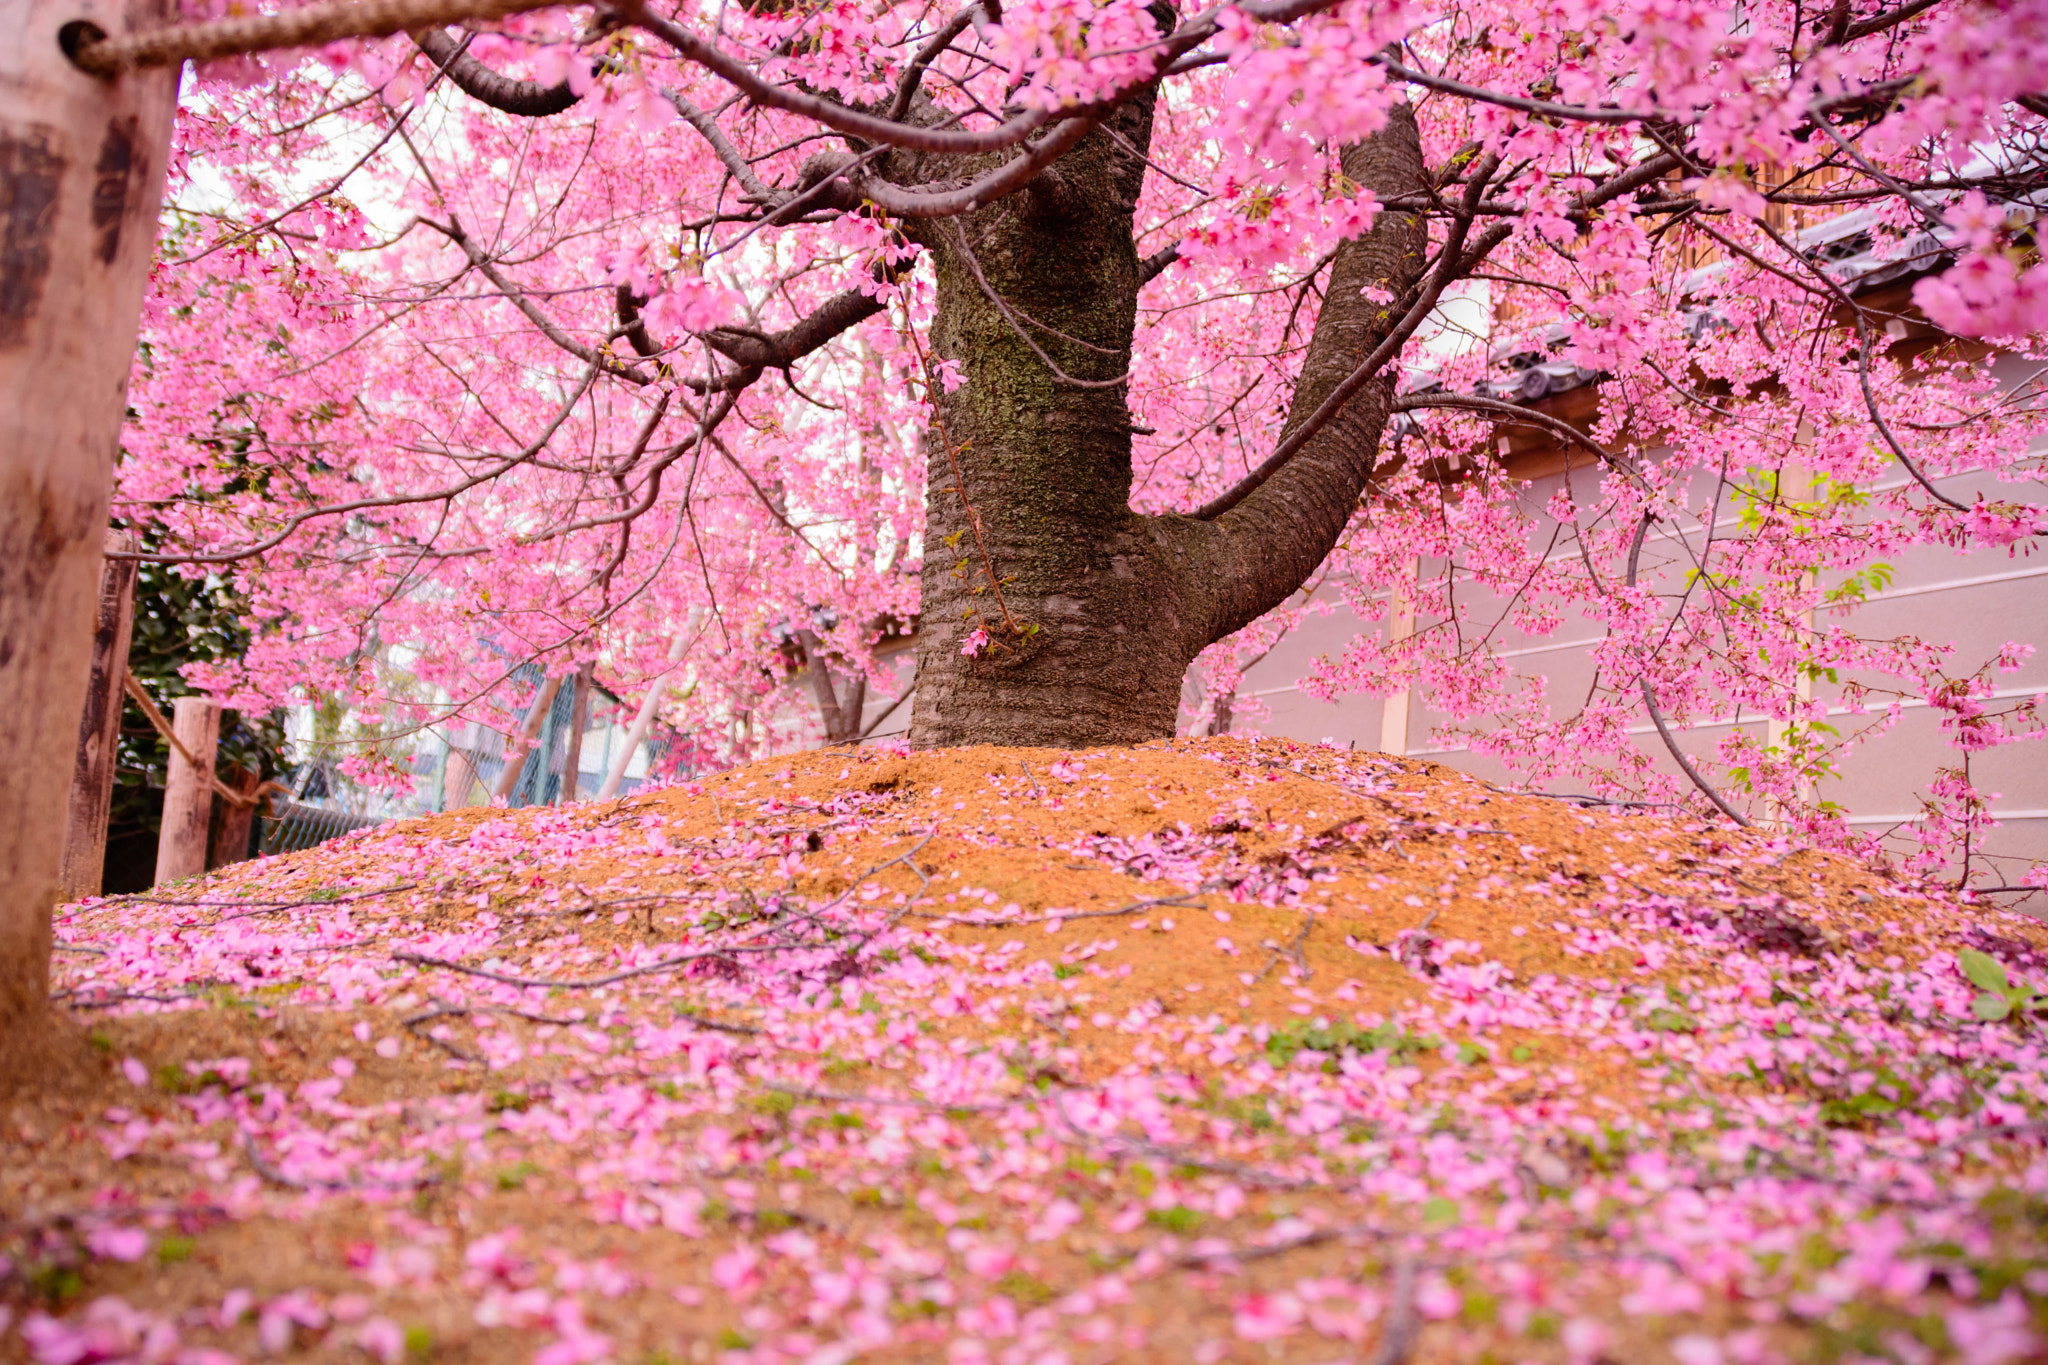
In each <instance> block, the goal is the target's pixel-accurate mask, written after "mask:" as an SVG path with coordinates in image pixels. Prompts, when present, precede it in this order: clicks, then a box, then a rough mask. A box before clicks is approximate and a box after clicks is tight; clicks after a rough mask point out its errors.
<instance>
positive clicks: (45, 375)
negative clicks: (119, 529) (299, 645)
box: [0, 0, 178, 1090]
mask: <svg viewBox="0 0 2048 1365" xmlns="http://www.w3.org/2000/svg"><path fill="white" fill-rule="evenodd" d="M172 13H175V7H174V6H172V5H170V4H168V3H166V0H0V1090H4V1089H6V1088H7V1086H8V1085H9V1083H10V1082H9V1077H10V1076H12V1075H15V1074H16V1073H22V1074H26V1071H27V1069H32V1068H34V1067H35V1066H36V1065H37V1064H36V1063H34V1062H33V1061H30V1060H29V1059H30V1058H31V1057H33V1056H36V1055H41V1054H40V1053H39V1049H40V1046H41V1042H42V1041H46V1040H48V1039H49V1038H52V1037H54V1036H55V1035H53V1034H50V1033H49V1032H48V1030H47V1027H46V1026H45V1025H44V1024H43V1022H42V1020H43V1016H44V1012H45V1011H46V1010H47V1009H48V1005H49V989H50V907H51V905H52V904H53V903H54V902H55V901H56V897H57V888H58V884H59V880H60V876H61V871H62V868H63V863H64V830H65V823H66V821H67V819H68V818H69V808H70V802H69V801H67V800H65V799H64V797H63V795H61V794H60V793H62V792H63V790H64V786H65V784H66V783H67V781H68V780H69V778H70V774H71V769H72V764H73V760H74V759H75V758H76V746H77V742H78V718H79V715H80V713H81V712H82V711H83V709H84V703H85V677H86V669H87V666H88V664H89V662H90V660H91V655H92V620H93V601H94V597H95V595H96V593H97V591H98V588H99V579H100V564H101V559H102V557H103V552H104V550H103V544H102V542H103V540H104V538H105V535H106V527H107V500H108V494H109V491H110V489H111V487H112V475H113V468H114V453H115V450H116V448H117V446H118V443H119V440H120V433H121V419H122V416H123V414H124V413H125V412H126V410H127V398H128V394H127V389H128V374H129V369H130V367H131V366H132V365H133V363H134V359H135V333H136V327H137V323H138V321H139V319H140V317H141V310H142V290H143V285H144V283H145V281H146V280H147V279H148V276H149V265H150V260H151V257H152V255H153V254H154V245H155V238H156V215H157V206H158V203H159V201H160V200H161V198H162V195H163V183H164V163H165V160H166V157H167V154H168V148H169V145H170V132H171V117H172V114H173V112H174V111H175V108H176V100H177V89H178V72H177V71H176V70H175V69H172V68H169V67H160V68H156V69H153V70H148V71H136V72H130V73H127V74H125V75H122V76H120V77H118V78H115V79H112V80H101V79H99V78H96V77H93V76H88V75H86V74H85V73H84V72H82V71H80V70H79V69H78V68H76V67H74V66H73V65H72V64H71V62H70V59H69V58H67V57H66V56H65V55H64V51H63V48H62V45H61V42H60V36H59V34H60V30H63V29H64V28H65V27H66V26H67V25H69V24H72V23H74V22H85V23H90V24H93V25H96V26H97V27H98V28H99V29H101V30H102V31H103V32H105V33H107V34H109V35H112V36H116V37H119V36H122V35H125V34H127V33H129V32H130V31H132V30H135V29H139V28H148V27H152V26H156V25H159V24H161V23H163V22H165V20H166V19H167V18H168V17H169V15H170V14H172ZM72 31H73V32H76V30H72ZM53 787H54V788H55V791H53V790H52V788H53Z"/></svg>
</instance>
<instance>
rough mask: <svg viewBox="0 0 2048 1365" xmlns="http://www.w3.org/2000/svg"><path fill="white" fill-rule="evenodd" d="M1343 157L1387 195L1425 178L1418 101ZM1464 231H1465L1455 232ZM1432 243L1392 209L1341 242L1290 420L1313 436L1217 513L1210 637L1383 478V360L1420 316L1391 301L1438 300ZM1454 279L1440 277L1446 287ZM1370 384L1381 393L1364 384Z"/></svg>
mask: <svg viewBox="0 0 2048 1365" xmlns="http://www.w3.org/2000/svg"><path fill="white" fill-rule="evenodd" d="M1342 164H1343V169H1344V174H1345V175H1347V176H1349V177H1350V178H1351V179H1352V180H1354V181H1356V182H1358V183H1359V184H1362V185H1364V186H1366V187H1367V188H1368V189H1370V190H1371V191H1372V192H1373V193H1374V194H1376V195H1379V196H1382V197H1384V198H1392V197H1394V196H1395V195H1398V194H1406V193H1408V192H1410V191H1411V190H1414V189H1415V188H1417V187H1418V186H1420V185H1422V184H1424V183H1425V176H1426V174H1427V172H1426V170H1425V169H1424V167H1423V164H1422V141H1421V134H1420V131H1419V129H1418V128H1417V125H1416V122H1415V115H1414V112H1413V110H1412V109H1410V108H1409V107H1408V106H1405V105H1404V106H1401V107H1399V108H1397V109H1395V110H1394V111H1393V113H1392V116H1391V117H1390V118H1389V120H1388V123H1387V126H1386V127H1385V128H1384V129H1382V130H1381V131H1380V132H1378V133H1376V134H1374V135H1373V136H1372V137H1370V138H1368V139H1366V140H1365V141H1364V142H1360V143H1354V144H1352V145H1351V146H1349V147H1347V148H1345V149H1344V152H1343V157H1342ZM1453 235H1454V237H1458V238H1459V239H1460V240H1462V234H1459V233H1457V232H1456V230H1455V229H1454V233H1453ZM1427 246H1428V234H1427V229H1426V227H1425V226H1424V222H1423V220H1422V218H1421V216H1420V215H1417V214H1407V213H1382V214H1381V215H1380V216H1379V218H1378V219H1377V220H1376V221H1375V222H1374V223H1373V226H1372V228H1371V230H1369V231H1368V232H1366V233H1365V234H1364V235H1362V236H1359V237H1354V238H1351V239H1350V240H1348V241H1346V242H1345V243H1344V244H1343V245H1341V246H1340V247H1338V249H1337V254H1336V258H1335V260H1334V261H1333V262H1332V265H1331V270H1330V287H1329V290H1328V291H1327V293H1326V294H1325V296H1324V298H1325V301H1324V304H1323V310H1322V312H1321V314H1320V315H1319V316H1318V317H1317V319H1316V327H1315V332H1314V333H1313V335H1312V336H1311V337H1310V339H1309V349H1308V355H1307V356H1306V357H1305V358H1304V360H1303V362H1302V371H1301V378H1300V379H1299V380H1298V381H1297V383H1296V385H1295V392H1294V401H1293V404H1292V410H1291V411H1290V413H1289V415H1288V424H1289V426H1290V427H1291V428H1293V430H1294V431H1295V432H1296V433H1304V432H1306V433H1307V434H1305V435H1303V436H1302V437H1301V439H1300V440H1298V441H1296V442H1294V443H1293V445H1292V448H1291V449H1290V448H1288V446H1287V443H1285V442H1283V449H1285V450H1286V452H1287V458H1285V459H1283V460H1281V461H1280V462H1279V463H1278V464H1275V465H1274V466H1273V468H1272V469H1271V470H1269V471H1267V473H1266V474H1265V476H1264V477H1262V478H1260V480H1259V481H1258V483H1256V484H1254V485H1253V486H1252V487H1251V488H1249V489H1246V490H1245V492H1244V493H1242V494H1240V495H1239V496H1238V497H1237V498H1236V499H1234V500H1233V504H1232V505H1233V506H1234V505H1235V504H1236V503H1237V502H1243V503H1244V505H1243V506H1241V507H1238V508H1237V510H1235V511H1229V510H1228V509H1219V510H1218V512H1216V513H1212V514H1211V515H1212V516H1217V517H1218V518H1219V519H1218V520H1217V521H1215V522H1214V523H1213V524H1214V526H1215V530H1216V536H1217V539H1216V541H1215V542H1214V543H1213V545H1212V552H1211V554H1210V555H1208V556H1205V558H1206V559H1208V561H1209V562H1208V564H1206V565H1205V566H1204V568H1205V569H1208V570H1210V571H1212V572H1214V571H1215V570H1218V569H1220V570H1221V572H1220V573H1214V577H1215V579H1216V582H1215V583H1214V586H1213V588H1212V589H1211V592H1212V594H1213V595H1212V599H1211V600H1212V609H1211V615H1210V622H1209V632H1208V638H1209V640H1220V639H1222V638H1223V637H1224V636H1226V635H1229V634H1230V633H1231V632H1233V631H1236V630H1238V629H1241V628H1242V627H1243V626H1244V625H1246V624H1247V623H1248V622H1250V621H1253V620H1256V619H1257V618H1258V617H1259V616H1260V615H1261V614H1263V613H1264V612H1266V611H1268V610H1270V609H1271V608H1273V607H1274V606H1276V605H1278V604H1279V603H1280V602H1282V601H1285V600H1286V598H1287V597H1288V596H1289V595H1290V594H1291V593H1293V592H1294V591H1295V589H1296V588H1298V587H1299V586H1300V585H1301V584H1302V583H1304V582H1306V581H1307V579H1308V577H1309V575H1310V574H1312V573H1313V572H1314V571H1315V569H1316V566H1317V565H1319V564H1321V563H1322V561H1323V559H1324V558H1325V557H1326V556H1327V555H1328V554H1329V552H1330V549H1331V547H1332V546H1334V545H1335V544H1336V542H1337V538H1338V537H1339V536H1340V535H1342V534H1343V531H1344V527H1345V526H1346V525H1347V524H1348V523H1349V522H1350V520H1351V514H1352V511H1353V510H1354V509H1355V508H1356V507H1357V505H1358V495H1359V493H1360V491H1361V490H1363V489H1364V488H1365V487H1366V485H1367V482H1368V481H1369V480H1370V479H1371V477H1372V472H1373V467H1374V464H1375V462H1376V460H1377V457H1378V453H1379V443H1380V433H1381V430H1382V428H1383V427H1384V426H1385V424H1386V420H1387V412H1388V402H1389V400H1390V399H1391V398H1392V392H1391V389H1392V383H1393V380H1392V372H1391V369H1390V368H1389V367H1388V366H1387V365H1386V364H1385V361H1384V360H1381V361H1379V362H1377V363H1375V362H1373V360H1372V359H1371V358H1372V357H1374V356H1377V355H1380V354H1381V353H1382V352H1387V351H1388V350H1389V347H1390V346H1391V348H1392V349H1393V350H1398V349H1399V346H1400V343H1401V339H1402V336H1403V335H1404V334H1403V333H1402V332H1401V326H1402V323H1403V322H1406V321H1408V319H1405V318H1401V317H1399V316H1398V315H1397V314H1396V313H1395V312H1394V310H1393V306H1392V304H1391V302H1389V301H1387V300H1388V297H1389V296H1392V298H1393V299H1399V298H1402V297H1403V296H1408V297H1415V298H1416V306H1417V307H1421V308H1422V309H1423V310H1424V312H1425V313H1426V312H1427V308H1428V306H1429V305H1428V304H1426V303H1424V301H1423V299H1422V298H1420V297H1416V296H1417V293H1418V288H1419V286H1420V283H1421V279H1422V274H1423V261H1424V252H1425V251H1426V249H1427ZM1455 255H1456V245H1455V243H1454V244H1451V245H1449V246H1448V247H1447V250H1446V253H1445V255H1444V257H1443V258H1442V260H1441V262H1440V265H1441V266H1442V267H1448V266H1449V264H1450V260H1451V258H1452V257H1455ZM1446 282H1447V281H1445V280H1437V281H1435V282H1434V283H1435V285H1436V288H1437V289H1438V290H1439V291H1440V290H1441V288H1442V285H1443V284H1444V283H1446ZM1368 290H1371V291H1372V292H1373V295H1374V296H1375V297H1368V296H1367V292H1366V291H1368ZM1423 292H1424V293H1427V291H1423ZM1411 311H1412V310H1411ZM1362 362H1363V363H1362ZM1368 366H1370V368H1369V369H1368V368H1367V367H1368ZM1362 370H1363V371H1365V372H1364V374H1363V375H1362V376H1361V373H1360V372H1361V371H1362ZM1368 386H1370V393H1369V394H1368V393H1361V392H1359V390H1361V389H1365V388H1367V387H1368ZM1354 395H1355V396H1354ZM1347 400H1349V401H1347ZM1326 408H1327V409H1329V411H1327V412H1325V411H1324V409H1326ZM1312 423H1314V426H1313V429H1312V430H1311V429H1310V428H1311V424H1312ZM1269 463H1270V462H1269ZM1254 493H1256V497H1254V496H1253V494H1254ZM1205 510H1206V509H1205ZM1226 512H1227V515H1225V513H1226ZM1197 515H1198V517H1199V515H1200V514H1197Z"/></svg>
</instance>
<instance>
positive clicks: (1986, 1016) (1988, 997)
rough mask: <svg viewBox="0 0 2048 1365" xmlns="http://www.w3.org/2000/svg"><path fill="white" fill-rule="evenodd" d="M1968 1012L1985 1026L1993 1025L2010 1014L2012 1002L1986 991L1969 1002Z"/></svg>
mask: <svg viewBox="0 0 2048 1365" xmlns="http://www.w3.org/2000/svg"><path fill="white" fill-rule="evenodd" d="M1970 1012H1971V1013H1973V1014H1975V1015H1976V1016H1977V1017H1978V1018H1979V1019H1982V1020H1983V1021H1984V1022H1985V1023H1987V1024H1995V1023H1997V1022H1998V1021H1999V1020H2001V1019H2003V1018H2005V1016H2006V1015H2008V1014H2011V1013H2012V1001H2010V1000H2008V999H2006V998H2005V997H2004V996H2002V995H1998V994H1995V993H1993V992H1991V991H1986V992H1984V994H1982V995H1980V996H1978V997H1977V998H1976V999H1975V1000H1972V1001H1971V1002H1970Z"/></svg>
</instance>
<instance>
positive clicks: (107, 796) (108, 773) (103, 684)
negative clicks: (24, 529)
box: [57, 531, 137, 901]
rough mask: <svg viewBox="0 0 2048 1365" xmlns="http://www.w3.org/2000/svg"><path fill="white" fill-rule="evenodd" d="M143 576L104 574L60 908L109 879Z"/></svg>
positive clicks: (110, 567)
mask: <svg viewBox="0 0 2048 1365" xmlns="http://www.w3.org/2000/svg"><path fill="white" fill-rule="evenodd" d="M133 548H135V542H134V541H133V539H131V538H130V537H129V536H127V535H124V534H122V533H120V532H118V531H117V532H109V533H108V535H107V549H108V550H109V551H110V552H113V553H116V554H118V553H120V552H122V551H124V550H132V549H133ZM136 568H137V566H136V563H135V561H134V560H132V559H109V560H106V561H105V562H104V564H103V565H102V566H101V569H100V602H99V611H98V613H97V615H96V616H95V618H94V622H93V634H92V673H91V674H90V675H89V678H88V680H87V683H86V689H85V712H84V714H83V715H81V716H80V717H79V720H78V759H77V763H76V764H75V766H73V768H72V770H71V806H70V809H69V811H68V812H67V814H66V816H65V823H64V869H63V876H62V880H61V881H60V882H59V883H58V890H57V898H58V899H59V900H64V901H75V900H83V899H85V898H86V897H87V896H97V895H98V894H99V893H100V883H101V879H102V877H103V876H104V875H105V873H106V863H107V817H108V812H109V811H111V810H112V808H113V804H114V760H115V757H116V755H117V751H118V750H119V748H120V744H121V707H122V696H121V676H122V675H123V674H124V673H126V672H127V671H128V639H129V636H130V635H131V634H132V633H133V632H134V628H135V574H136Z"/></svg>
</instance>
